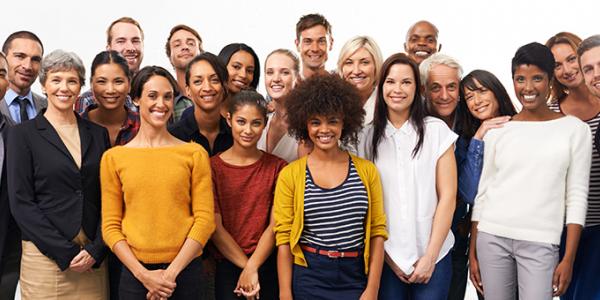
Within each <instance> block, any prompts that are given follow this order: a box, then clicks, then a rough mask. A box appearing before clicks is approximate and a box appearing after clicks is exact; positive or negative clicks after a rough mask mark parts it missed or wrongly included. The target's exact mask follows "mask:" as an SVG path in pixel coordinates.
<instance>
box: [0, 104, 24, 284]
mask: <svg viewBox="0 0 600 300" xmlns="http://www.w3.org/2000/svg"><path fill="white" fill-rule="evenodd" d="M7 131H8V124H7V120H6V117H5V116H4V115H0V135H1V136H0V138H1V139H2V146H1V147H0V152H1V153H0V154H1V155H0V165H1V167H0V169H1V172H2V173H1V175H0V176H2V177H0V275H1V274H2V271H3V270H2V266H3V265H4V263H3V261H2V256H3V255H4V249H5V246H6V244H5V241H6V238H7V236H8V235H9V234H16V235H20V232H19V230H18V228H16V226H14V222H15V221H14V220H13V218H12V215H11V214H10V208H9V206H8V194H7V187H6V184H7V182H6V132H7ZM11 230H13V231H16V232H9V231H11Z"/></svg>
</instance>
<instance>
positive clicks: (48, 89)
mask: <svg viewBox="0 0 600 300" xmlns="http://www.w3.org/2000/svg"><path fill="white" fill-rule="evenodd" d="M42 91H43V92H44V94H45V95H46V96H47V97H48V108H49V109H52V110H57V111H60V112H66V111H72V110H73V104H74V103H75V100H77V97H78V96H79V92H80V91H81V82H80V81H79V74H78V73H77V71H76V70H73V69H71V70H67V71H56V72H55V71H49V72H48V74H47V75H46V81H45V82H44V83H43V85H42Z"/></svg>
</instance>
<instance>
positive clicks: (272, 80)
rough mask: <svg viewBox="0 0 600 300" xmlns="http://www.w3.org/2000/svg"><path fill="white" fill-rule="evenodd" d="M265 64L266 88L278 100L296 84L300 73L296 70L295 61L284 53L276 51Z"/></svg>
mask: <svg viewBox="0 0 600 300" xmlns="http://www.w3.org/2000/svg"><path fill="white" fill-rule="evenodd" d="M265 64H266V66H265V88H266V90H267V93H268V94H269V96H271V98H272V99H273V100H275V101H278V100H280V99H281V98H283V97H284V96H285V95H287V94H289V93H290V92H291V91H292V89H293V88H294V86H295V85H296V78H297V76H298V74H296V72H295V71H294V61H293V60H292V59H291V58H290V57H289V56H287V55H285V54H283V53H274V54H272V55H271V56H269V58H268V59H267V61H266V63H265Z"/></svg>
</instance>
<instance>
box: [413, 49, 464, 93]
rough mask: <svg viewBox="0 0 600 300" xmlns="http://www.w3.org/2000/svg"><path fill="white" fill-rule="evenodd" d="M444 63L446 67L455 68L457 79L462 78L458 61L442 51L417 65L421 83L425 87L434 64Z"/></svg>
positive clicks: (461, 70)
mask: <svg viewBox="0 0 600 300" xmlns="http://www.w3.org/2000/svg"><path fill="white" fill-rule="evenodd" d="M437 65H444V66H446V67H449V68H452V69H455V70H456V73H457V75H458V81H460V79H461V78H462V74H463V69H462V67H461V66H460V63H459V62H458V61H457V60H456V59H454V58H453V57H451V56H448V55H446V54H443V53H439V52H438V53H434V54H432V55H431V56H430V57H428V58H426V59H425V60H423V61H422V62H421V64H420V65H419V73H420V76H421V84H422V85H423V86H425V87H427V79H428V78H429V72H430V71H431V69H432V68H433V67H434V66H437Z"/></svg>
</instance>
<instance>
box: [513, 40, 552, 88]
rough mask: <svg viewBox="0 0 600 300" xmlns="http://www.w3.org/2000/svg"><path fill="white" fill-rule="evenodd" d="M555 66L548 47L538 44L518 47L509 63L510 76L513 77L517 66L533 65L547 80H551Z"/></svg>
mask: <svg viewBox="0 0 600 300" xmlns="http://www.w3.org/2000/svg"><path fill="white" fill-rule="evenodd" d="M555 64H556V61H555V60H554V55H553V54H552V51H550V49H549V48H548V47H546V46H544V45H542V44H540V43H538V42H533V43H529V44H527V45H523V46H521V47H519V49H518V50H517V52H516V53H515V56H514V57H513V59H512V63H511V71H512V76H513V77H514V76H515V71H516V70H517V68H518V67H519V66H521V65H533V66H536V67H538V68H540V69H541V70H542V71H543V72H544V73H546V75H548V80H552V78H553V77H554V65H555Z"/></svg>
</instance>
